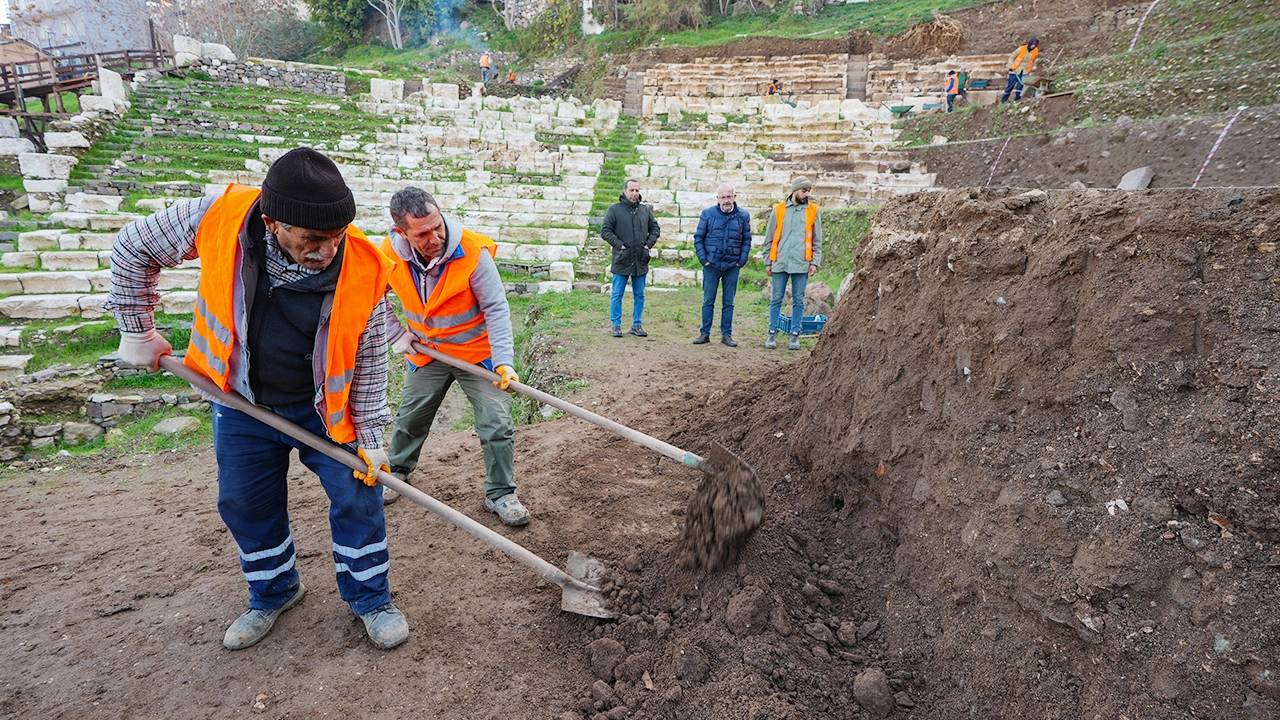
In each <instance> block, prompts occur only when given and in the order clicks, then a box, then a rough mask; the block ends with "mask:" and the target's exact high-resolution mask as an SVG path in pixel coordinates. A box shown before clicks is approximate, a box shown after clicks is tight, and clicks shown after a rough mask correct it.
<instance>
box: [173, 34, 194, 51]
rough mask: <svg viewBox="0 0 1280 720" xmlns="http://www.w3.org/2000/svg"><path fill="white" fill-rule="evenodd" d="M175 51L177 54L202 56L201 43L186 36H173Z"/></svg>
mask: <svg viewBox="0 0 1280 720" xmlns="http://www.w3.org/2000/svg"><path fill="white" fill-rule="evenodd" d="M173 51H174V52H175V53H180V52H184V53H190V54H192V55H199V54H200V41H199V40H196V39H195V38H193V37H187V36H186V35H174V36H173Z"/></svg>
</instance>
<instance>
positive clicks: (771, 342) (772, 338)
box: [764, 330, 778, 350]
mask: <svg viewBox="0 0 1280 720" xmlns="http://www.w3.org/2000/svg"><path fill="white" fill-rule="evenodd" d="M764 346H765V347H766V348H767V349H769V350H773V349H774V348H776V347H778V331H777V330H770V331H769V337H767V338H765V341H764Z"/></svg>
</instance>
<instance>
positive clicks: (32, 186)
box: [22, 180, 67, 193]
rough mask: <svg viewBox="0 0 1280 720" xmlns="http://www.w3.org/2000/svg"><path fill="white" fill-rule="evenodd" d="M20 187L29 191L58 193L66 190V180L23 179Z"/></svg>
mask: <svg viewBox="0 0 1280 720" xmlns="http://www.w3.org/2000/svg"><path fill="white" fill-rule="evenodd" d="M22 187H23V189H24V190H26V191H27V192H31V193H60V192H66V190H67V181H66V180H23V181H22Z"/></svg>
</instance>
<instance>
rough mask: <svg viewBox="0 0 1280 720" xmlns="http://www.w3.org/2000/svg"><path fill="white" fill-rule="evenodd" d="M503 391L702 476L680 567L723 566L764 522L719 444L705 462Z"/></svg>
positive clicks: (756, 499)
mask: <svg viewBox="0 0 1280 720" xmlns="http://www.w3.org/2000/svg"><path fill="white" fill-rule="evenodd" d="M413 350H414V352H418V353H421V354H423V355H426V356H428V357H430V358H432V359H433V360H436V361H438V362H442V363H444V364H446V365H449V366H450V367H455V368H457V369H459V370H463V371H465V372H469V373H471V374H472V375H478V376H480V377H482V378H485V379H486V380H490V381H493V382H498V381H500V380H501V378H500V377H499V376H498V374H497V373H495V372H492V371H489V370H486V369H484V368H483V367H481V366H479V365H472V364H471V363H469V362H466V361H465V360H459V359H458V358H455V357H453V356H452V355H446V354H445V353H443V352H440V351H439V350H437V349H435V348H434V347H431V346H428V345H423V344H422V343H419V342H417V341H414V343H413ZM508 387H509V388H510V389H511V390H513V391H515V392H518V393H520V394H521V395H526V396H528V397H531V398H533V399H534V400H537V401H538V402H540V403H543V404H544V405H550V406H551V407H554V408H559V409H560V410H563V411H565V412H566V413H568V414H570V415H572V416H574V417H576V418H579V419H581V420H586V421H587V422H589V423H592V424H594V425H598V426H600V427H602V428H604V429H606V430H609V431H610V432H613V433H615V434H617V435H619V436H621V437H623V438H626V439H627V440H630V441H632V442H635V443H639V444H640V445H643V446H645V447H647V448H649V449H650V450H653V451H655V452H657V453H659V454H661V455H664V456H666V457H669V458H671V459H672V460H675V461H676V462H678V463H681V464H682V465H685V466H687V467H691V468H694V469H697V470H701V471H702V472H704V473H706V478H704V480H703V482H702V483H701V484H700V485H699V487H698V491H697V492H696V493H695V494H694V496H693V497H692V498H690V500H689V505H688V508H687V509H686V511H685V526H684V534H683V535H682V537H681V541H680V549H679V561H680V564H681V565H683V566H684V567H685V568H687V569H694V568H699V567H701V568H705V569H707V570H708V571H714V570H717V569H719V568H721V567H723V566H724V565H726V564H728V563H729V562H730V561H731V560H733V559H734V558H735V557H736V556H737V554H738V550H739V549H741V547H742V545H743V544H744V543H745V542H746V541H747V538H749V537H750V536H751V534H752V533H753V532H755V530H756V528H757V527H759V526H760V523H761V521H762V520H763V518H764V488H763V486H761V484H760V478H759V477H757V476H756V471H755V470H753V469H752V468H751V466H750V465H748V464H747V463H746V462H745V461H744V460H742V458H739V457H738V456H737V455H734V454H733V453H732V452H730V451H729V450H728V449H727V448H725V447H723V446H721V445H720V444H718V443H714V442H713V443H712V448H711V453H710V455H711V457H710V458H703V457H699V456H698V455H695V454H693V453H691V452H689V451H687V450H681V449H680V448H678V447H676V446H675V445H672V444H670V443H666V442H663V441H661V440H659V439H658V438H655V437H651V436H649V435H645V434H644V433H642V432H640V431H638V430H633V429H631V428H629V427H627V426H626V425H623V424H621V423H617V422H614V421H613V420H610V419H608V418H606V417H602V416H600V415H597V414H595V413H593V412H591V411H590V410H587V409H585V408H581V407H578V406H577V405H574V404H573V403H571V402H569V401H568V400H564V399H561V398H558V397H556V396H555V395H551V394H549V393H545V392H543V391H541V390H539V389H537V388H534V387H530V386H528V385H525V384H524V383H520V382H513V383H511V384H510V385H508ZM396 489H397V490H398V489H399V488H396Z"/></svg>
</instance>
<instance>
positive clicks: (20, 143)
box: [0, 118, 36, 155]
mask: <svg viewBox="0 0 1280 720" xmlns="http://www.w3.org/2000/svg"><path fill="white" fill-rule="evenodd" d="M0 119H3V120H10V118H0ZM35 151H36V146H35V145H34V144H33V143H32V142H31V141H30V140H28V139H26V138H23V137H19V138H9V137H6V138H0V155H22V154H23V153H34V152H35Z"/></svg>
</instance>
